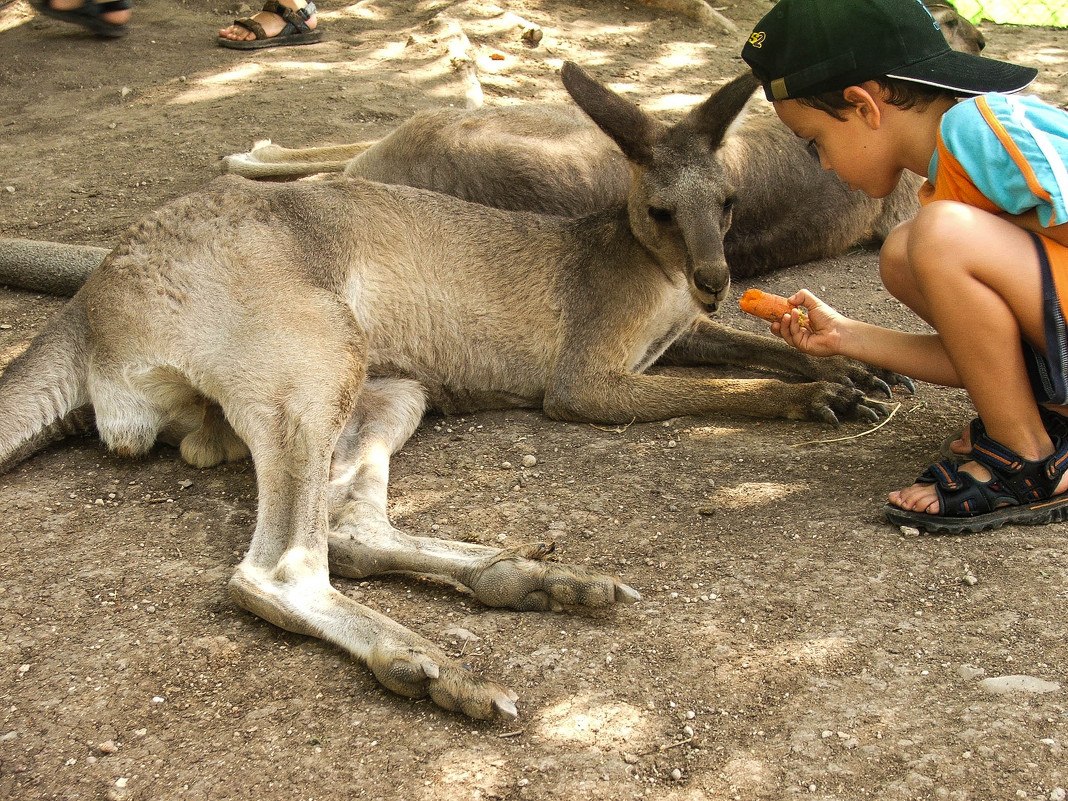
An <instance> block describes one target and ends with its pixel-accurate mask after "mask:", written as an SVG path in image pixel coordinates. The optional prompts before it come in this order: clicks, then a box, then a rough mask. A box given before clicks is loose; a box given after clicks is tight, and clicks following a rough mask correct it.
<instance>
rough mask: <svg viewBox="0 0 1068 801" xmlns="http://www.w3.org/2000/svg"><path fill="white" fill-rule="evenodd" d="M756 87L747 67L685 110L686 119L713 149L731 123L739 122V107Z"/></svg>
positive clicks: (742, 107)
mask: <svg viewBox="0 0 1068 801" xmlns="http://www.w3.org/2000/svg"><path fill="white" fill-rule="evenodd" d="M758 86H760V81H758V80H757V79H756V78H755V77H754V76H753V73H751V72H749V71H748V70H747V71H746V72H743V73H742V74H741V75H739V76H738V77H737V78H735V79H734V80H732V81H730V82H729V83H727V84H726V85H724V86H721V87H720V88H719V89H717V90H716V91H715V92H713V93H712V96H711V97H709V98H708V100H706V101H705V102H704V103H702V104H701V105H699V106H698V107H697V108H695V109H694V110H693V111H691V112H690V113H689V115H688V117H687V121H688V122H689V123H690V125H692V126H694V127H695V128H696V129H697V130H698V131H700V132H701V133H702V134H704V135H705V136H707V137H708V139H709V144H710V145H711V146H712V148H713V149H715V148H718V147H719V146H720V145H721V144H723V140H724V139H725V138H726V136H727V134H728V132H729V131H730V130H731V128H732V126H734V124H735V123H736V122H741V119H740V117H741V115H742V110H743V109H744V108H745V104H746V103H748V102H749V98H750V97H752V96H753V92H755V91H756V89H757V87H758Z"/></svg>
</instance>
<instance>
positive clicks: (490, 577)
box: [463, 543, 641, 612]
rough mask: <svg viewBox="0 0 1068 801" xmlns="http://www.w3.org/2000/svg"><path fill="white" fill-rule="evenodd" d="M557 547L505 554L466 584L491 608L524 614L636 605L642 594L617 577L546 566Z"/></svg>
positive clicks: (537, 546)
mask: <svg viewBox="0 0 1068 801" xmlns="http://www.w3.org/2000/svg"><path fill="white" fill-rule="evenodd" d="M552 550H553V546H552V545H545V544H543V543H537V544H533V545H524V546H520V547H519V548H515V549H509V550H504V551H501V552H500V553H499V554H497V555H496V556H493V557H491V558H489V559H487V560H486V561H485V562H484V563H483V564H481V565H479V566H478V567H476V568H473V569H472V570H471V571H470V573H468V574H467V575H465V576H464V578H463V583H464V585H465V586H467V587H468V588H469V589H470V590H471V591H472V592H473V593H474V595H475V597H476V598H478V599H479V600H480V601H481V602H482V603H484V604H486V606H494V607H507V608H509V609H515V610H517V611H520V612H545V611H553V612H559V611H561V610H563V609H565V608H566V607H569V606H586V607H603V606H609V605H610V604H614V603H634V602H635V601H639V600H641V595H640V594H639V593H638V592H637V591H636V590H634V589H633V588H631V587H628V586H627V585H626V584H624V583H623V582H621V581H619V579H616V578H614V577H612V576H609V575H606V574H604V573H597V572H594V571H591V570H586V569H585V568H581V567H574V566H570V565H561V564H558V563H556V562H544V561H541V560H542V559H544V558H545V557H546V556H548V555H549V554H550V553H551V552H552Z"/></svg>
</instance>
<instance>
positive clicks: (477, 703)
mask: <svg viewBox="0 0 1068 801" xmlns="http://www.w3.org/2000/svg"><path fill="white" fill-rule="evenodd" d="M368 667H370V668H371V671H372V672H373V673H374V674H375V676H376V677H377V678H378V680H379V681H380V682H382V685H383V686H385V687H386V688H388V689H390V690H392V691H393V692H395V693H397V694H398V695H406V696H408V697H410V698H423V697H425V696H429V697H430V700H432V701H433V702H434V703H435V704H437V705H438V706H440V707H441V708H442V709H447V710H449V711H450V712H462V713H463V714H465V715H467V716H468V717H472V718H477V719H479V720H489V719H490V718H493V717H496V716H500V717H504V718H510V719H511V718H515V717H516V715H517V714H518V712H517V711H516V707H515V702H516V699H517V698H518V696H517V695H516V694H515V693H513V692H512V691H511V690H509V689H508V688H506V687H504V686H502V685H500V684H498V683H497V682H495V681H491V680H489V679H484V678H481V677H480V676H478V675H476V674H475V673H473V672H471V671H470V670H468V669H467V668H465V667H464V666H463V665H461V664H459V663H458V662H456V661H455V660H452V659H450V658H449V657H447V656H445V654H444V653H443V652H442V651H440V650H439V649H437V648H435V647H433V646H432V645H430V644H429V643H427V644H426V645H425V646H424V645H417V644H416V645H409V646H407V647H405V646H403V645H400V646H399V645H397V644H396V643H378V644H377V645H376V647H375V650H374V653H373V654H372V656H371V658H370V659H369V660H368Z"/></svg>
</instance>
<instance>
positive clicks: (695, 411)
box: [544, 372, 877, 425]
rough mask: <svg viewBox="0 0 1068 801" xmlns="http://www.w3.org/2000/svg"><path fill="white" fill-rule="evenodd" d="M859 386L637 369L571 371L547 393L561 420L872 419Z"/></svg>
mask: <svg viewBox="0 0 1068 801" xmlns="http://www.w3.org/2000/svg"><path fill="white" fill-rule="evenodd" d="M863 400H864V395H863V393H861V392H860V391H859V390H857V389H856V388H855V387H852V386H846V385H843V384H835V383H830V382H826V381H817V382H811V383H804V384H789V383H785V382H783V381H776V380H773V379H764V378H755V379H737V378H724V379H703V378H689V377H678V376H666V375H641V374H634V373H611V374H605V373H595V374H593V375H587V376H582V375H581V374H580V375H576V374H575V373H574V372H572V373H569V374H568V376H567V380H561V379H558V380H557V381H556V382H555V384H554V386H552V387H551V388H550V389H549V391H548V392H546V394H545V401H544V404H545V413H546V414H547V415H549V416H550V417H553V418H555V419H558V420H571V421H573V422H580V423H583V422H589V423H615V424H625V423H630V422H634V421H638V422H650V421H653V420H667V419H668V418H670V417H681V416H683V415H704V414H731V415H740V416H744V417H762V418H768V419H774V418H787V419H791V420H821V421H823V422H825V423H830V424H832V425H837V424H838V421H839V418H840V417H842V416H845V415H851V414H855V413H857V412H859V413H860V414H861V415H863V416H865V417H866V418H868V419H871V418H873V417H875V418H876V419H877V412H875V411H873V410H872V409H870V408H869V407H867V406H865V405H863V403H862V401H863Z"/></svg>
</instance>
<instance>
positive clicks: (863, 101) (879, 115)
mask: <svg viewBox="0 0 1068 801" xmlns="http://www.w3.org/2000/svg"><path fill="white" fill-rule="evenodd" d="M868 86H870V87H871V88H872V89H873V90H874V91H876V92H877V91H878V87H879V85H878V84H876V83H869V84H868ZM842 97H843V98H845V100H846V102H847V103H849V104H851V105H852V107H853V108H852V112H851V113H853V114H856V115H857V116H859V117H860V118H861V119H862V120H864V122H865V123H867V125H868V127H869V128H871V129H872V130H876V129H878V127H879V126H880V125H882V119H883V111H882V105H881V104H880V102H879V100H878V99H877V97H878V96H877V95H875V94H873V93H872V92H871V91H869V90H868V89H867V88H866V87H865V86H847V87H846V88H845V90H843V92H842ZM847 113H850V112H847Z"/></svg>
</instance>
